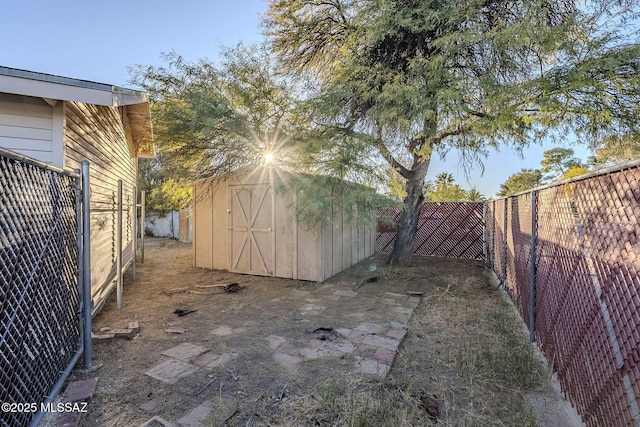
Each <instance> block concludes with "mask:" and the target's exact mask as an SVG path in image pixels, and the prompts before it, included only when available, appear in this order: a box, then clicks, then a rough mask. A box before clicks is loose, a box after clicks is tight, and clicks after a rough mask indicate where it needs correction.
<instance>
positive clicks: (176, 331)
mask: <svg viewBox="0 0 640 427" xmlns="http://www.w3.org/2000/svg"><path fill="white" fill-rule="evenodd" d="M165 332H166V333H168V334H184V333H185V332H187V330H186V329H185V328H178V327H175V326H172V327H170V328H169V329H167V330H166V331H165Z"/></svg>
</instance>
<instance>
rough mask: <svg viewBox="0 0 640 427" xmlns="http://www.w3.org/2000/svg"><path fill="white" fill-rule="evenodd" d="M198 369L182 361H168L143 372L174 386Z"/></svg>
mask: <svg viewBox="0 0 640 427" xmlns="http://www.w3.org/2000/svg"><path fill="white" fill-rule="evenodd" d="M198 369H199V368H198V367H197V366H193V365H192V364H190V363H187V362H183V361H182V360H177V359H169V360H167V361H165V362H163V363H161V364H159V365H156V366H154V367H153V368H151V369H149V370H148V371H147V372H145V375H148V376H150V377H151V378H155V379H157V380H159V381H162V382H165V383H168V384H175V383H177V382H178V380H179V379H180V378H182V377H186V376H187V375H190V374H192V373H194V372H195V371H197V370H198Z"/></svg>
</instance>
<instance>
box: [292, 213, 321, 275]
mask: <svg viewBox="0 0 640 427" xmlns="http://www.w3.org/2000/svg"><path fill="white" fill-rule="evenodd" d="M323 234H324V233H323V232H322V229H320V228H315V229H312V228H309V227H307V226H306V225H305V224H301V223H298V257H297V269H298V280H309V281H314V282H322V281H323V280H324V271H323V263H322V238H323Z"/></svg>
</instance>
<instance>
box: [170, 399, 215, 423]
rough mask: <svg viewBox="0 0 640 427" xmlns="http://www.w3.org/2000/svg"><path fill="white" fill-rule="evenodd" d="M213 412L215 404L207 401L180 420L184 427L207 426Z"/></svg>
mask: <svg viewBox="0 0 640 427" xmlns="http://www.w3.org/2000/svg"><path fill="white" fill-rule="evenodd" d="M211 411H213V403H212V402H210V401H208V400H205V401H204V402H202V403H201V404H200V405H198V406H196V407H195V408H193V409H192V410H191V411H189V412H188V413H187V414H186V415H185V416H184V417H182V418H180V419H179V420H178V424H180V425H181V426H183V427H201V426H204V425H206V421H207V418H208V417H209V414H210V413H211Z"/></svg>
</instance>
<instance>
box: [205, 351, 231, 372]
mask: <svg viewBox="0 0 640 427" xmlns="http://www.w3.org/2000/svg"><path fill="white" fill-rule="evenodd" d="M236 356H237V355H236V354H234V353H223V354H222V355H221V356H220V357H218V358H217V359H215V360H214V361H212V362H210V363H207V364H206V365H205V368H208V369H213V368H217V367H218V366H222V365H224V364H225V363H227V362H228V361H230V360H231V359H233V358H234V357H236Z"/></svg>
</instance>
